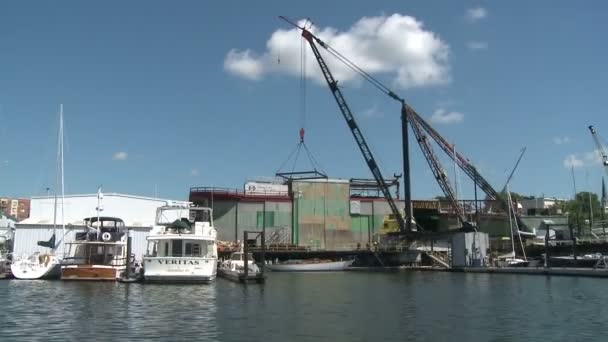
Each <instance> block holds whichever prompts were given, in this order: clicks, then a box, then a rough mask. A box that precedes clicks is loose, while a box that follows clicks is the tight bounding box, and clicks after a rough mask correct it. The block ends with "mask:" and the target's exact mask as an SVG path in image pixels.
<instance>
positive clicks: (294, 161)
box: [291, 143, 302, 173]
mask: <svg viewBox="0 0 608 342" xmlns="http://www.w3.org/2000/svg"><path fill="white" fill-rule="evenodd" d="M301 150H302V143H299V144H298V150H297V151H298V152H297V153H296V158H295V159H294V160H293V167H292V168H291V173H293V172H294V171H295V170H296V165H297V164H298V157H299V156H300V151H301Z"/></svg>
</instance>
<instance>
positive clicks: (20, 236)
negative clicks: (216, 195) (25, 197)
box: [13, 193, 188, 259]
mask: <svg viewBox="0 0 608 342" xmlns="http://www.w3.org/2000/svg"><path fill="white" fill-rule="evenodd" d="M168 203H172V204H175V205H182V204H184V205H185V204H187V203H188V202H187V201H173V200H166V199H159V198H151V197H142V196H133V195H125V194H118V193H107V194H103V199H102V200H101V209H102V210H101V211H100V212H99V216H112V217H118V218H120V219H122V220H123V221H124V222H125V225H126V226H127V227H130V228H131V236H132V237H133V239H132V241H133V244H132V247H133V254H135V256H136V258H137V259H141V257H142V255H143V253H144V252H145V248H146V236H148V233H149V231H150V230H151V229H152V226H153V225H154V221H155V218H156V209H157V208H158V207H161V206H163V205H166V204H168ZM30 205H31V207H30V217H29V218H27V219H25V220H23V221H21V222H19V223H17V224H16V231H15V239H14V241H15V242H14V247H13V248H14V249H13V253H14V254H16V255H30V254H32V253H34V252H44V251H45V250H47V249H46V248H45V247H41V246H38V244H37V242H38V241H47V240H49V239H50V237H51V236H52V235H53V217H54V211H55V199H54V197H32V199H31V204H30ZM97 206H98V198H97V194H86V195H69V196H65V200H64V201H63V214H62V206H61V198H58V203H57V219H56V226H55V232H56V243H57V250H56V252H57V253H58V254H62V252H63V248H64V244H63V242H64V241H65V242H70V241H72V240H73V238H74V234H75V233H76V232H81V231H83V229H84V222H83V220H84V219H85V218H87V217H94V216H97V210H96V208H97ZM64 215H65V221H63V222H64V223H65V226H66V236H65V237H64V236H63V232H62V228H61V223H62V218H63V216H64Z"/></svg>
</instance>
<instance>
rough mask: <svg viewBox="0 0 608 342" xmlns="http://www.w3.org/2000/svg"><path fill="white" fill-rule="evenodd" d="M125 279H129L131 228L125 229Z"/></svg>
mask: <svg viewBox="0 0 608 342" xmlns="http://www.w3.org/2000/svg"><path fill="white" fill-rule="evenodd" d="M125 277H126V278H127V279H131V228H129V227H127V270H126V272H125Z"/></svg>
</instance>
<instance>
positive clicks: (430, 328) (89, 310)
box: [0, 271, 608, 342]
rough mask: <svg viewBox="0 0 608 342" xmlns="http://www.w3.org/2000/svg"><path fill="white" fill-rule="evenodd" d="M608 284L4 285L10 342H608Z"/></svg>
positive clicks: (332, 276)
mask: <svg viewBox="0 0 608 342" xmlns="http://www.w3.org/2000/svg"><path fill="white" fill-rule="evenodd" d="M605 287H606V280H604V279H594V278H577V277H559V276H553V277H545V276H529V275H502V274H466V273H444V272H437V273H435V272H413V271H411V272H395V273H378V272H370V273H366V272H336V273H271V274H268V279H267V282H266V284H264V285H249V286H243V285H241V284H237V283H232V282H229V281H226V280H224V279H218V280H217V281H216V282H214V283H211V284H208V285H147V284H145V285H144V284H120V283H101V282H62V281H17V280H6V281H0V303H1V310H0V322H2V328H1V340H2V341H31V340H40V341H42V340H44V341H83V340H96V341H106V340H107V341H149V340H166V341H169V340H170V341H180V340H188V341H277V342H278V341H281V342H284V341H444V340H446V341H447V340H451V341H518V340H519V341H521V340H529V341H539V340H545V341H573V340H576V341H582V340H585V341H591V340H597V341H601V340H605V334H606V332H605V327H606V326H607V323H606V317H608V308H606V306H605V303H607V302H608V292H606V291H605V290H604V289H605Z"/></svg>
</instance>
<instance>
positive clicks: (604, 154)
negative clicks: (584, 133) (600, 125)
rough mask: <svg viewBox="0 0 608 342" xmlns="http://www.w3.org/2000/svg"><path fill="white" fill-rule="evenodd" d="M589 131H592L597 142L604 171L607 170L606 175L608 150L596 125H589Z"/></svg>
mask: <svg viewBox="0 0 608 342" xmlns="http://www.w3.org/2000/svg"><path fill="white" fill-rule="evenodd" d="M589 131H590V132H591V136H592V137H593V142H594V143H595V146H596V147H597V153H598V154H599V156H600V158H601V159H602V165H603V166H604V171H605V172H606V175H607V176H608V152H606V147H605V146H604V144H602V140H601V139H600V137H599V134H598V133H597V130H596V129H595V127H594V126H589Z"/></svg>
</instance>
